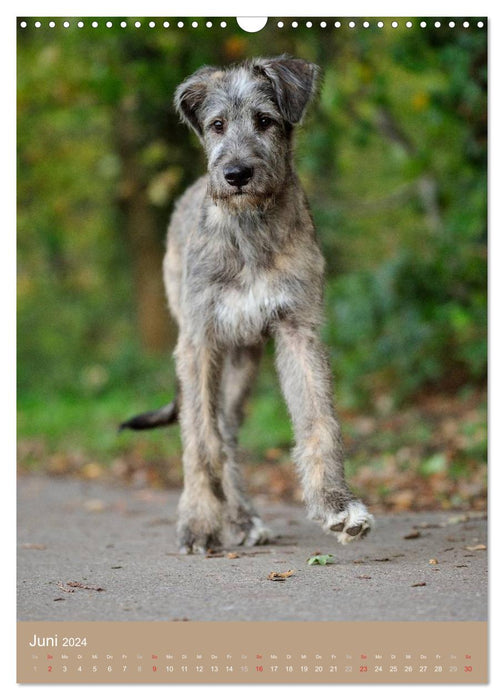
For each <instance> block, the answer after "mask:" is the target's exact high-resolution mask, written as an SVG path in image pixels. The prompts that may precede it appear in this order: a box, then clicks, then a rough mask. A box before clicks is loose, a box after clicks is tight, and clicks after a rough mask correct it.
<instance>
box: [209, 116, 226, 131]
mask: <svg viewBox="0 0 504 700" xmlns="http://www.w3.org/2000/svg"><path fill="white" fill-rule="evenodd" d="M211 127H212V129H213V130H214V131H216V132H217V133H218V134H222V132H223V131H224V122H223V121H222V119H216V120H215V121H214V122H212V124H211Z"/></svg>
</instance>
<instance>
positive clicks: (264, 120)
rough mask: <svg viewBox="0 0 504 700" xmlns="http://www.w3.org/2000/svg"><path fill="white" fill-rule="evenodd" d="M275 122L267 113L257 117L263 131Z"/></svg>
mask: <svg viewBox="0 0 504 700" xmlns="http://www.w3.org/2000/svg"><path fill="white" fill-rule="evenodd" d="M272 124H273V119H271V117H268V116H267V115H266V114H260V115H259V116H258V117H257V126H258V127H259V128H260V129H262V130H263V131H264V130H266V129H267V128H268V127H269V126H271V125H272Z"/></svg>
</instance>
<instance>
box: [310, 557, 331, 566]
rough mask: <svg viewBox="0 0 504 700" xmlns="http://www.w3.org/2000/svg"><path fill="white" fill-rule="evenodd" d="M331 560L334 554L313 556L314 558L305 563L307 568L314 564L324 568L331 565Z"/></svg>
mask: <svg viewBox="0 0 504 700" xmlns="http://www.w3.org/2000/svg"><path fill="white" fill-rule="evenodd" d="M332 559H334V554H315V556H313V557H310V558H309V559H307V560H306V561H307V562H308V566H313V565H314V564H320V566H326V565H327V564H332Z"/></svg>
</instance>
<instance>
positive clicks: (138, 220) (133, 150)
mask: <svg viewBox="0 0 504 700" xmlns="http://www.w3.org/2000/svg"><path fill="white" fill-rule="evenodd" d="M140 133H141V128H140V126H139V125H138V124H137V122H136V119H135V104H134V103H133V104H132V103H131V101H126V100H125V101H124V102H123V105H122V106H121V110H120V112H119V119H118V124H117V129H116V135H117V139H118V146H119V155H120V159H121V167H122V182H121V188H120V199H121V209H122V211H123V214H124V228H125V234H126V238H127V241H128V244H129V249H130V251H131V263H132V269H133V276H134V284H135V289H136V294H135V299H136V304H137V322H138V330H139V334H140V340H141V343H142V346H143V347H144V349H145V350H146V351H148V352H151V353H164V352H166V351H167V350H168V349H169V348H173V347H174V345H175V340H176V334H177V331H176V327H175V324H174V322H173V320H172V319H171V316H170V313H169V310H168V307H167V302H166V296H165V291H164V286H163V277H162V260H163V255H164V246H163V242H162V237H161V236H160V233H159V223H158V220H157V216H156V212H155V210H154V208H153V206H152V204H151V203H150V202H149V199H148V196H147V185H148V181H147V175H146V173H145V169H144V167H143V166H142V164H141V162H140V158H139V151H140V149H141V147H142V142H141V139H140Z"/></svg>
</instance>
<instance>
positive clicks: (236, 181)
mask: <svg viewBox="0 0 504 700" xmlns="http://www.w3.org/2000/svg"><path fill="white" fill-rule="evenodd" d="M253 174H254V170H253V168H249V167H248V166H247V165H229V166H228V167H227V168H224V177H225V178H226V180H227V182H229V184H230V185H232V186H233V187H243V186H244V185H246V184H247V182H248V181H249V180H250V178H251V177H252V175H253Z"/></svg>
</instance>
